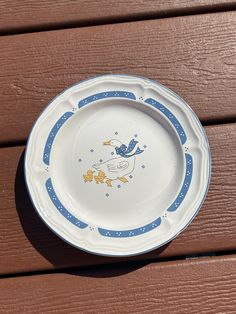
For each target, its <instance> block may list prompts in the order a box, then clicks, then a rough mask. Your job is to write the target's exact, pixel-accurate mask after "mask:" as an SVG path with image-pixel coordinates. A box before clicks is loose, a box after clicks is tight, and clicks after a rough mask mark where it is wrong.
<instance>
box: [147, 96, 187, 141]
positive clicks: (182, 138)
mask: <svg viewBox="0 0 236 314" xmlns="http://www.w3.org/2000/svg"><path fill="white" fill-rule="evenodd" d="M145 103H147V104H149V105H152V106H154V107H155V108H156V109H158V110H160V111H161V112H162V113H163V114H164V115H165V116H166V117H167V118H168V119H169V120H170V122H171V123H172V124H173V126H174V128H175V129H176V131H177V133H178V135H179V138H180V141H181V144H182V145H183V144H184V143H185V142H186V140H187V137H186V134H185V132H184V129H183V128H182V126H181V124H180V123H179V120H178V119H177V118H176V117H175V116H174V115H173V113H171V111H170V110H169V109H167V108H166V107H165V106H164V105H162V104H161V103H159V102H158V101H156V100H154V99H152V98H148V99H146V100H145Z"/></svg>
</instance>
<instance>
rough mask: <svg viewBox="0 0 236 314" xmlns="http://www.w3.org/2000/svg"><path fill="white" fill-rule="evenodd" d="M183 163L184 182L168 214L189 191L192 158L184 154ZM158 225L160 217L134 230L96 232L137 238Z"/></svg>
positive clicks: (99, 229) (114, 236) (103, 230)
mask: <svg viewBox="0 0 236 314" xmlns="http://www.w3.org/2000/svg"><path fill="white" fill-rule="evenodd" d="M185 161H186V171H185V178H184V182H183V185H182V188H181V190H180V192H179V194H178V196H177V198H176V199H175V201H174V202H173V203H172V204H171V205H170V207H169V208H168V209H167V211H168V212H173V211H176V210H177V208H178V207H179V206H180V204H181V203H182V202H183V200H184V198H185V196H186V194H187V192H188V190H189V186H190V184H191V180H192V173H193V159H192V156H191V155H189V154H185ZM160 224H161V217H158V218H157V219H156V220H154V221H153V222H151V223H149V224H147V225H145V226H143V227H140V228H136V229H131V230H125V231H117V230H109V229H102V228H98V231H99V233H100V234H101V235H102V236H105V237H113V238H127V237H134V236H138V235H140V234H143V233H146V232H149V231H151V230H153V229H155V228H157V227H158V226H160Z"/></svg>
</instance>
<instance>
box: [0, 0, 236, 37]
mask: <svg viewBox="0 0 236 314" xmlns="http://www.w3.org/2000/svg"><path fill="white" fill-rule="evenodd" d="M235 5H236V1H232V0H194V1H189V0H158V1H154V0H145V1H142V0H129V1H114V0H109V1H108V0H91V1H85V0H77V1H74V0H63V1H57V2H55V1H53V0H41V1H40V2H37V1H33V0H21V1H16V0H0V8H1V14H0V32H10V31H15V30H19V29H20V30H29V29H35V28H37V29H40V28H46V27H59V26H60V27H63V26H68V25H84V24H86V23H91V22H93V23H96V22H104V23H107V22H110V21H113V20H116V21H117V20H124V19H132V18H139V19H140V18H146V17H160V16H166V15H169V14H181V13H182V14H183V13H184V14H186V13H191V12H199V11H200V12H202V11H206V10H207V11H209V10H212V11H214V10H219V9H221V10H227V9H231V8H232V7H235Z"/></svg>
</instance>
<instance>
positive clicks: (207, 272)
mask: <svg viewBox="0 0 236 314" xmlns="http://www.w3.org/2000/svg"><path fill="white" fill-rule="evenodd" d="M235 269H236V256H235V255H233V256H227V257H218V258H202V259H195V260H189V261H175V262H164V263H155V264H149V265H147V266H144V267H141V266H140V265H139V266H136V267H135V266H133V267H120V268H111V269H110V268H109V269H105V270H99V269H98V270H91V271H80V272H77V273H67V274H63V273H61V274H47V275H38V276H27V277H18V278H10V279H2V280H0V289H1V299H0V313H31V314H34V313H58V314H59V313H114V314H118V313H122V314H123V313H142V314H143V313H157V314H158V313H181V314H182V313H183V314H184V313H186V314H189V313H192V314H199V313H203V314H205V313H209V314H211V313H228V314H229V313H235V308H236V272H235ZM29 296H30V297H29Z"/></svg>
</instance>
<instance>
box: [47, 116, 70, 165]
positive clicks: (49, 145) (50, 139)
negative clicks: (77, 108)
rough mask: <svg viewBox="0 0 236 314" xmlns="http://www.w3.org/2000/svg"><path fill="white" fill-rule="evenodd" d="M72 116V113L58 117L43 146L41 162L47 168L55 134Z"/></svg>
mask: <svg viewBox="0 0 236 314" xmlns="http://www.w3.org/2000/svg"><path fill="white" fill-rule="evenodd" d="M72 115H73V112H69V111H68V112H66V113H64V114H63V116H61V117H60V119H59V120H57V122H56V123H55V125H54V126H53V128H52V129H51V131H50V133H49V135H48V138H47V142H46V144H45V147H44V152H43V161H44V163H45V164H46V165H48V166H49V161H50V153H51V149H52V144H53V141H54V139H55V137H56V135H57V132H58V131H59V130H60V128H61V127H62V125H63V124H64V123H65V122H66V121H67V120H68V119H69V118H70V117H71V116H72Z"/></svg>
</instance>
